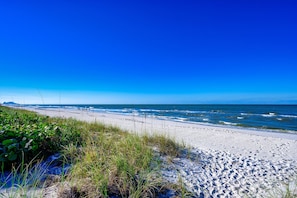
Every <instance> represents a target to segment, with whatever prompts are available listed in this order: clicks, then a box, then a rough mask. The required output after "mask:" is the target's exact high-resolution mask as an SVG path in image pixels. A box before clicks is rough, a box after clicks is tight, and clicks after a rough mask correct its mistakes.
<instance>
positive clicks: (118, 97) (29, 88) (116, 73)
mask: <svg viewBox="0 0 297 198" xmlns="http://www.w3.org/2000/svg"><path fill="white" fill-rule="evenodd" d="M296 10H297V2H296V1H294V0H292V1H286V0H284V1H261V0H258V1H244V0H243V1H235V0H234V1H218V0H217V1H212V0H208V1H202V0H193V1H161V0H159V1H154V0H150V1H129V0H128V1H110V0H106V1H74V0H72V1H70V0H69V1H67V0H65V1H30V0H29V1H14V0H9V1H8V0H7V1H1V3H0V27H1V31H0V73H1V78H0V102H4V101H12V100H13V101H16V102H19V103H41V104H42V103H57V104H65V103H203V104H204V103H265V104H266V103H291V104H292V103H293V104H297V86H296V85H297V77H296V76H297V75H296V74H297V36H296V35H297V25H296V24H297V12H296Z"/></svg>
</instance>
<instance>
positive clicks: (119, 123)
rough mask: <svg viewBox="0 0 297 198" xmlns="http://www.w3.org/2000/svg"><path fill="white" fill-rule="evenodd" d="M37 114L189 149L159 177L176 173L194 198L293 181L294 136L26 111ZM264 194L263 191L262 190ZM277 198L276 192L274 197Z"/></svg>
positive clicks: (246, 192)
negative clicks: (161, 137) (156, 137)
mask: <svg viewBox="0 0 297 198" xmlns="http://www.w3.org/2000/svg"><path fill="white" fill-rule="evenodd" d="M30 110H33V111H36V112H38V113H40V114H43V115H48V116H56V117H63V118H75V119H78V120H83V121H88V122H94V121H96V122H101V123H103V124H107V125H112V126H116V127H119V128H121V129H124V130H127V131H129V132H132V133H137V134H140V135H141V134H144V133H148V134H154V133H161V134H166V135H168V136H170V137H173V138H175V139H176V140H177V141H180V142H184V143H185V144H186V145H188V146H192V147H193V148H192V149H190V150H189V152H188V153H187V154H185V155H184V156H181V157H180V158H174V159H172V160H171V161H172V163H168V160H167V159H166V157H162V156H161V158H162V159H163V162H164V165H163V167H162V170H161V171H162V176H163V178H164V179H166V180H168V181H171V182H177V181H178V178H179V177H180V178H181V179H182V180H183V181H184V183H185V186H186V188H187V189H188V190H190V191H191V192H193V193H194V195H195V197H245V196H249V197H267V195H268V194H269V193H273V189H275V188H278V187H279V186H280V185H281V184H282V183H283V182H285V183H287V182H290V181H292V180H294V179H295V180H296V179H297V176H296V174H297V165H296V161H297V152H296V151H297V135H295V134H286V133H274V132H267V131H260V130H259V131H257V130H249V129H241V128H240V129H239V128H227V127H221V126H211V125H201V124H196V123H183V122H174V121H168V120H159V119H154V118H150V117H139V116H128V115H118V114H111V113H97V112H96V113H94V112H91V111H86V110H75V109H40V108H39V109H30ZM267 193H268V194H267ZM276 197H277V195H276Z"/></svg>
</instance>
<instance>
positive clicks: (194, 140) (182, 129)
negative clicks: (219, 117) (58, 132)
mask: <svg viewBox="0 0 297 198" xmlns="http://www.w3.org/2000/svg"><path fill="white" fill-rule="evenodd" d="M30 110H33V111H35V112H37V113H40V114H43V115H48V116H56V117H64V118H75V119H77V120H83V121H88V122H95V121H96V122H101V123H103V124H107V125H112V126H116V127H119V128H121V129H124V130H127V131H129V132H133V133H137V134H143V133H148V134H153V133H161V134H166V135H169V136H170V137H172V138H175V139H176V140H177V141H179V142H184V143H185V144H186V145H190V146H193V147H197V148H200V149H204V150H219V151H224V152H228V153H231V154H237V155H243V156H256V157H257V158H261V159H267V160H272V161H279V160H281V159H294V160H297V152H296V151H297V135H295V134H288V133H275V132H267V131H256V130H249V129H239V128H228V127H223V126H208V125H201V124H196V123H185V122H175V121H169V120H159V119H154V118H149V117H139V116H128V115H118V114H111V113H97V112H95V113H94V112H91V111H86V110H73V109H69V110H67V109H30Z"/></svg>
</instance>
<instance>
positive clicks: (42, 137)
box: [0, 107, 80, 170]
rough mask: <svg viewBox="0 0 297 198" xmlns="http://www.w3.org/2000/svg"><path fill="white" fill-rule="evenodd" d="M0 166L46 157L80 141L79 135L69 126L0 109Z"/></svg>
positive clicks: (23, 112)
mask: <svg viewBox="0 0 297 198" xmlns="http://www.w3.org/2000/svg"><path fill="white" fill-rule="evenodd" d="M0 110H1V111H0V163H1V164H2V169H4V170H5V169H7V168H10V167H11V166H12V165H13V164H19V163H27V162H29V161H30V160H31V159H33V158H34V157H36V156H38V157H39V158H41V157H45V156H47V155H49V154H52V153H55V152H57V151H59V150H60V149H62V146H63V145H65V144H68V143H69V141H75V140H77V141H79V139H80V135H79V132H78V131H76V132H75V131H73V130H71V129H69V128H70V126H72V125H71V124H69V121H68V122H65V121H64V122H61V121H60V122H53V121H52V120H50V118H49V117H46V116H40V115H37V114H35V113H32V112H29V111H24V110H15V109H10V108H7V107H0Z"/></svg>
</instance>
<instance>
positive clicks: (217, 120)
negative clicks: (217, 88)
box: [39, 105, 297, 134]
mask: <svg viewBox="0 0 297 198" xmlns="http://www.w3.org/2000/svg"><path fill="white" fill-rule="evenodd" d="M39 106H41V107H42V108H46V107H51V108H61V107H63V108H75V109H88V110H90V111H93V112H106V113H116V114H125V115H134V116H144V117H154V118H157V119H165V120H173V121H178V122H194V123H200V124H201V123H202V124H214V125H224V126H229V127H247V128H254V129H255V128H256V129H264V130H278V131H283V132H291V133H296V134H297V105H39Z"/></svg>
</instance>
